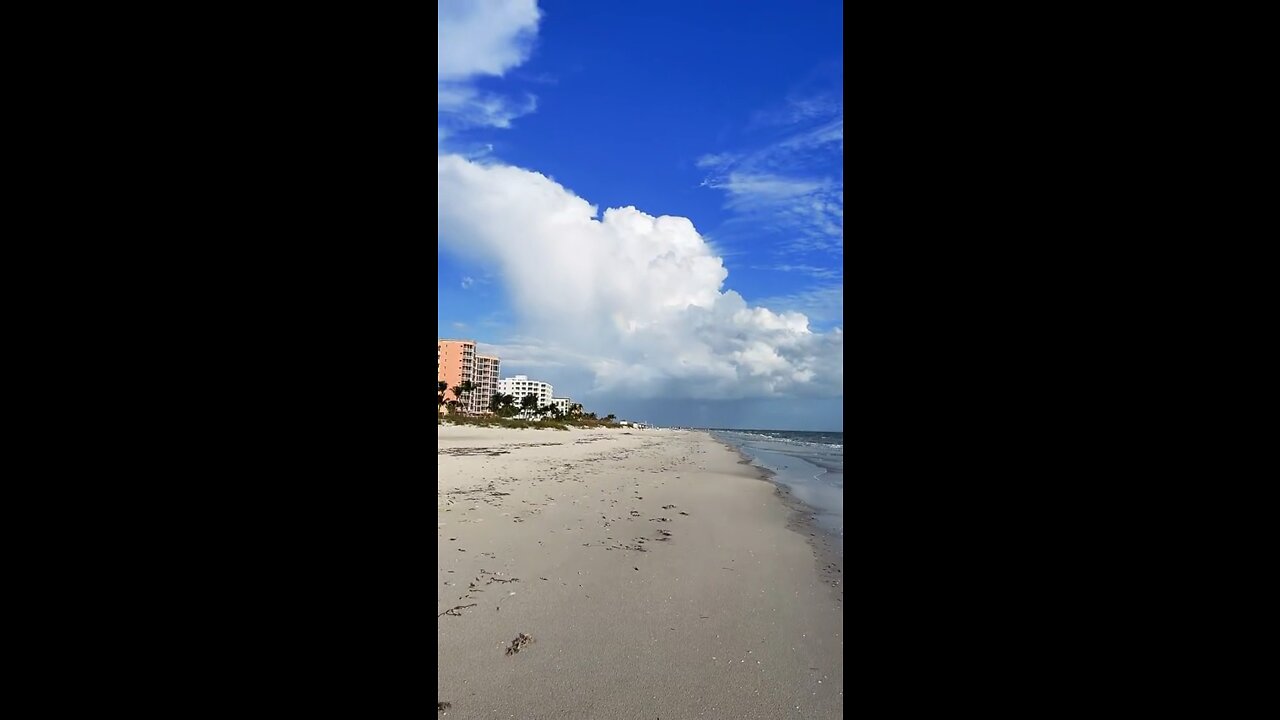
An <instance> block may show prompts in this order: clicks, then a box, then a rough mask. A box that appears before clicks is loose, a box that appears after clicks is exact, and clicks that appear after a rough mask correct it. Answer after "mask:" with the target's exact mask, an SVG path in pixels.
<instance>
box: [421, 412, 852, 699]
mask: <svg viewBox="0 0 1280 720" xmlns="http://www.w3.org/2000/svg"><path fill="white" fill-rule="evenodd" d="M437 458H438V460H437V464H438V479H437V559H438V570H437V575H438V576H437V610H436V613H437V638H438V643H439V644H438V647H439V650H438V658H437V660H438V665H437V668H438V669H437V702H438V703H449V707H448V708H447V709H441V710H438V713H439V717H445V716H447V717H450V718H454V717H463V718H469V717H512V716H514V717H534V718H537V717H544V718H583V719H587V718H603V717H609V718H636V719H637V720H652V719H653V718H655V717H662V718H721V717H735V718H761V719H763V718H780V717H805V718H835V717H840V716H841V714H842V711H843V681H844V668H843V632H844V628H843V583H842V581H841V582H840V584H839V586H838V587H833V586H832V585H831V584H829V580H828V579H827V578H826V577H825V576H824V575H823V562H824V559H823V558H824V557H826V556H825V555H824V554H823V550H824V548H823V544H824V543H823V540H824V539H825V538H823V537H821V536H819V534H818V531H817V530H816V528H815V529H807V528H808V521H807V517H808V515H807V514H806V513H805V512H804V510H803V506H801V505H798V504H797V503H796V502H795V501H794V499H792V498H788V496H787V494H786V493H785V492H781V488H780V486H779V485H777V484H775V483H773V482H770V481H768V477H767V476H765V475H763V472H762V471H763V470H764V469H763V468H759V467H756V466H751V465H750V462H749V461H747V462H743V457H742V455H741V454H740V453H738V452H737V451H736V450H735V449H733V448H731V447H730V446H728V445H726V444H725V443H722V442H721V441H719V440H717V439H715V438H714V437H712V436H711V435H710V434H709V433H707V432H704V431H676V430H657V429H645V430H638V431H629V430H626V429H608V430H571V431H559V430H554V431H553V430H534V429H530V430H516V429H494V428H477V427H470V426H459V427H456V428H448V427H440V428H439V429H438V430H437ZM743 465H747V467H743ZM779 500H781V501H782V502H779ZM811 532H812V533H813V534H810V533H811ZM826 549H827V550H829V549H830V548H829V547H828V548H826ZM811 563H812V564H811ZM837 569H842V568H837ZM834 574H835V575H836V578H837V579H839V574H838V573H834ZM525 637H528V638H531V639H530V640H522V638H525ZM438 707H439V706H438Z"/></svg>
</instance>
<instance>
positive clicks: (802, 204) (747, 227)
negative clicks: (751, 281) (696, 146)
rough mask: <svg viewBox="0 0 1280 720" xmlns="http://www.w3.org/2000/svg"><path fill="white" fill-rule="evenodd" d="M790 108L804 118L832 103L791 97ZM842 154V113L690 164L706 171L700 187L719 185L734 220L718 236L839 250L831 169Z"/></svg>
mask: <svg viewBox="0 0 1280 720" xmlns="http://www.w3.org/2000/svg"><path fill="white" fill-rule="evenodd" d="M792 108H793V109H794V108H799V109H800V110H797V112H800V113H801V115H802V116H803V118H805V119H809V118H812V117H813V115H814V114H815V113H818V112H819V111H821V110H823V109H827V110H838V108H839V106H838V105H837V104H832V103H828V102H826V101H813V102H802V101H793V103H792ZM843 153H844V118H843V117H836V118H829V119H827V120H826V121H825V122H822V123H820V124H817V125H815V126H812V127H809V128H807V129H805V130H801V131H796V132H793V133H792V134H790V135H788V136H786V137H784V138H782V139H781V140H778V141H776V142H774V143H772V144H770V145H766V146H764V147H760V148H757V149H755V150H752V151H749V152H724V153H719V154H714V155H703V156H702V157H700V158H698V159H697V161H696V162H697V165H698V166H699V167H703V168H707V169H708V170H709V171H710V172H711V173H712V174H711V175H710V176H709V177H707V178H706V179H705V180H704V181H703V182H702V186H703V187H710V188H715V189H718V190H723V191H724V192H725V193H726V197H725V206H726V207H727V208H728V209H730V210H732V211H734V214H735V221H736V223H735V221H731V223H730V224H729V226H727V228H726V229H727V230H728V231H729V232H727V233H724V234H727V235H730V236H731V235H733V234H735V233H746V234H751V233H755V232H759V231H765V232H768V233H770V234H774V235H781V236H783V237H785V238H786V240H784V241H783V242H782V243H780V244H779V245H778V249H779V250H780V251H784V252H795V253H810V252H819V253H827V254H840V253H842V252H843V250H844V178H843V170H838V169H836V166H837V165H838V164H839V163H838V161H840V160H841V159H842V156H843ZM824 170H826V172H825V173H824V172H823V171H824Z"/></svg>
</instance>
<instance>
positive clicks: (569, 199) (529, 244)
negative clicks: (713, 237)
mask: <svg viewBox="0 0 1280 720" xmlns="http://www.w3.org/2000/svg"><path fill="white" fill-rule="evenodd" d="M438 182H439V197H438V203H439V204H438V207H439V216H438V232H439V236H440V241H441V243H443V244H444V245H446V246H449V247H451V248H452V249H453V250H454V251H455V252H458V253H460V254H464V255H470V256H472V257H473V258H474V259H476V260H478V261H481V262H483V263H485V264H486V265H487V266H489V267H493V268H495V269H496V270H497V272H498V273H499V274H500V275H501V276H502V278H503V280H504V284H505V286H506V290H507V293H508V294H509V296H510V297H511V302H512V305H513V308H514V310H515V311H516V312H517V313H518V314H519V315H520V316H521V319H522V321H523V327H525V328H527V330H528V333H527V334H528V337H533V338H537V340H526V341H523V342H521V343H519V344H518V345H517V347H518V348H519V349H518V350H516V349H515V348H514V347H513V348H510V351H511V352H513V353H514V356H513V357H512V360H523V362H524V364H527V365H530V366H535V363H537V364H540V365H546V364H548V363H562V364H565V365H570V366H575V367H580V368H584V369H586V370H588V371H589V372H590V373H591V374H592V376H593V377H594V380H595V385H594V387H592V388H591V390H592V391H594V392H600V393H614V394H619V395H629V396H632V397H664V396H665V397H685V398H705V399H718V398H740V397H776V396H792V395H827V396H831V395H840V394H842V393H843V389H844V375H843V373H844V371H843V356H844V338H843V331H842V330H841V329H839V328H837V329H835V330H833V331H831V332H828V333H815V332H813V331H812V330H811V329H810V328H809V321H808V318H806V317H805V316H804V315H803V314H801V313H797V312H781V313H779V312H774V311H772V310H769V309H767V308H765V307H759V306H754V307H753V306H750V305H748V304H747V303H746V302H745V301H744V300H743V299H742V297H741V296H740V295H738V294H737V293H736V292H733V291H732V290H727V289H726V288H725V287H724V281H725V279H726V278H727V276H728V272H727V271H726V270H725V268H724V264H723V262H722V260H721V258H720V257H718V256H717V255H716V254H715V253H714V252H713V250H712V248H711V246H710V245H708V244H707V242H706V241H705V240H704V239H703V237H702V236H701V235H700V234H699V233H698V231H697V230H696V229H695V228H694V226H693V223H691V222H690V221H689V220H688V219H686V218H682V217H672V216H661V217H654V216H652V215H648V214H646V213H643V212H640V211H639V210H637V209H635V208H634V207H625V208H613V209H609V210H606V211H605V212H604V214H603V215H600V214H599V213H598V212H597V208H596V207H595V206H592V205H591V204H590V203H588V202H587V201H586V200H584V199H582V198H580V197H578V196H577V195H575V194H574V193H572V192H571V191H569V190H568V189H566V188H565V187H563V186H561V185H560V184H558V183H556V182H554V181H553V180H550V179H549V178H547V177H545V176H543V175H540V174H538V173H536V172H531V171H529V170H524V169H521V168H516V167H511V166H508V165H500V164H481V163H479V162H475V161H472V160H468V159H466V158H463V157H461V156H458V155H443V156H441V157H440V158H439V159H438ZM499 352H500V353H501V352H502V350H499ZM506 361H507V357H505V356H504V362H506ZM585 389H586V388H579V389H577V390H575V391H577V392H581V391H582V390H585Z"/></svg>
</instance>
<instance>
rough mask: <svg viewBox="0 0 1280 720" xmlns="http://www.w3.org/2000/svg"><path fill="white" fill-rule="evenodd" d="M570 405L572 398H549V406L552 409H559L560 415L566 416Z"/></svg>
mask: <svg viewBox="0 0 1280 720" xmlns="http://www.w3.org/2000/svg"><path fill="white" fill-rule="evenodd" d="M572 404H573V398H567V397H565V398H558V397H553V398H551V405H552V406H553V407H556V408H559V409H560V414H561V415H568V414H569V406H570V405H572Z"/></svg>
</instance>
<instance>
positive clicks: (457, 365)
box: [436, 339, 501, 413]
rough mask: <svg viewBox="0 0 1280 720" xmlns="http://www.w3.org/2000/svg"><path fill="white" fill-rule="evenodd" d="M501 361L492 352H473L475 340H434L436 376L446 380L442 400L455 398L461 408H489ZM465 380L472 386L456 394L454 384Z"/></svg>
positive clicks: (483, 409)
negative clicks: (445, 388) (464, 391)
mask: <svg viewBox="0 0 1280 720" xmlns="http://www.w3.org/2000/svg"><path fill="white" fill-rule="evenodd" d="M500 365H501V361H500V360H499V359H498V358H497V357H495V356H492V355H478V354H476V342H475V340H439V339H437V340H436V380H437V381H444V382H446V383H448V385H449V389H448V390H447V391H445V400H455V399H456V400H458V402H459V406H458V407H459V409H461V410H462V411H464V412H468V413H481V412H486V411H488V409H489V398H490V396H492V395H493V394H494V393H495V392H497V391H498V373H499V369H500ZM468 380H469V381H471V384H472V385H473V386H474V389H473V390H472V391H471V392H469V393H463V394H462V396H461V397H458V396H457V395H455V394H454V392H453V388H456V387H462V383H464V382H466V381H468Z"/></svg>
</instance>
